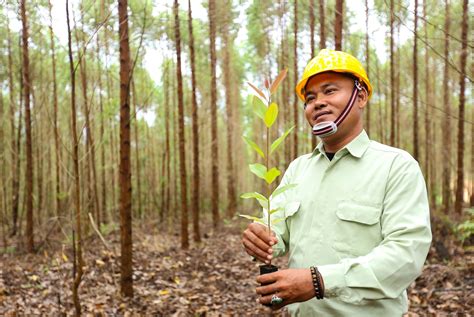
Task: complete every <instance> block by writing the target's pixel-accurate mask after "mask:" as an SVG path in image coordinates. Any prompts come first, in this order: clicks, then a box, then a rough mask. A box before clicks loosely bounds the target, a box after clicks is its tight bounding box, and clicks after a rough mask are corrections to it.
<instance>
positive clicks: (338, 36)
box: [334, 0, 344, 51]
mask: <svg viewBox="0 0 474 317" xmlns="http://www.w3.org/2000/svg"><path fill="white" fill-rule="evenodd" d="M343 14H344V0H336V20H335V21H336V22H335V25H334V28H335V29H334V42H335V47H336V51H342V23H343Z"/></svg>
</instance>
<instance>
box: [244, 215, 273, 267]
mask: <svg viewBox="0 0 474 317" xmlns="http://www.w3.org/2000/svg"><path fill="white" fill-rule="evenodd" d="M277 242H278V240H277V239H276V238H275V236H274V233H273V232H272V235H270V234H269V233H268V231H267V228H266V227H265V226H263V225H260V224H258V223H251V224H249V225H248V227H247V229H246V230H245V231H244V233H243V234H242V244H243V245H244V248H245V251H246V252H247V253H248V254H250V255H251V256H253V257H255V258H257V259H259V260H260V261H262V262H265V263H269V262H270V260H271V259H272V254H273V250H272V246H273V245H275V244H276V243H277Z"/></svg>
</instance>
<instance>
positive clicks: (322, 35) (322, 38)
mask: <svg viewBox="0 0 474 317" xmlns="http://www.w3.org/2000/svg"><path fill="white" fill-rule="evenodd" d="M319 21H320V24H319V49H320V50H322V49H324V48H326V25H325V24H326V22H325V14H324V0H319Z"/></svg>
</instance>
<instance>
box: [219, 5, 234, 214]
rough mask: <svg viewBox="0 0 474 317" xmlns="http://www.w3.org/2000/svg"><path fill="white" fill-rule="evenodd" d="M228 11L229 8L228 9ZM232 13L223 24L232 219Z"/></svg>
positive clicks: (229, 202)
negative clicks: (230, 30) (230, 29)
mask: <svg viewBox="0 0 474 317" xmlns="http://www.w3.org/2000/svg"><path fill="white" fill-rule="evenodd" d="M226 11H227V10H226ZM230 19H231V17H230V14H227V15H226V20H225V22H224V24H223V26H222V41H223V44H224V58H223V60H222V62H223V65H222V68H223V71H224V72H223V76H224V87H225V107H226V115H227V164H228V165H227V169H228V170H227V196H228V205H227V210H226V212H227V218H229V219H231V218H232V217H233V216H234V214H235V209H236V208H237V201H236V196H235V175H234V155H233V142H232V131H234V129H235V126H234V120H233V118H232V105H231V102H232V95H231V94H232V91H233V89H232V87H231V78H232V75H231V70H230V64H231V58H230V51H231V50H232V48H233V43H232V42H229V34H228V33H229V27H228V24H229V23H231V21H230Z"/></svg>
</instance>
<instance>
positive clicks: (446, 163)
mask: <svg viewBox="0 0 474 317" xmlns="http://www.w3.org/2000/svg"><path fill="white" fill-rule="evenodd" d="M445 10H446V11H445V23H444V32H445V33H444V34H445V36H444V58H445V61H444V73H443V103H444V112H445V114H444V118H443V160H442V161H443V181H442V184H443V211H444V213H445V214H446V215H447V214H449V210H450V208H451V170H450V162H451V160H450V158H451V155H452V153H451V121H450V120H451V105H450V100H449V94H450V91H449V88H448V83H449V27H450V19H451V17H450V14H449V0H446V1H445Z"/></svg>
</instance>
